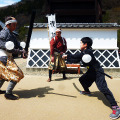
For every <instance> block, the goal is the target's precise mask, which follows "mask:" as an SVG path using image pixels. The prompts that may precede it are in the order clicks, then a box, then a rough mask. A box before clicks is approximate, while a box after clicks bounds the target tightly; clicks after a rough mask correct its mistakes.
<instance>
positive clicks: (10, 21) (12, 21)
mask: <svg viewBox="0 0 120 120" xmlns="http://www.w3.org/2000/svg"><path fill="white" fill-rule="evenodd" d="M10 23H17V20H8V21H7V22H6V23H5V26H6V25H8V24H10Z"/></svg>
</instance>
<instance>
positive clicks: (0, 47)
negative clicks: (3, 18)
mask: <svg viewBox="0 0 120 120" xmlns="http://www.w3.org/2000/svg"><path fill="white" fill-rule="evenodd" d="M7 41H12V42H13V43H14V46H15V47H14V48H19V49H22V48H21V47H20V43H19V42H18V41H17V40H16V37H15V35H14V34H13V33H12V32H10V31H9V29H8V28H7V27H5V28H4V29H3V30H1V32H0V80H2V79H4V80H6V81H10V80H13V81H16V82H19V81H20V80H21V79H22V78H23V77H24V75H23V72H22V70H21V69H20V68H19V67H18V66H17V64H16V63H15V61H14V59H13V56H12V53H19V49H13V50H7V49H6V48H5V43H6V42H7Z"/></svg>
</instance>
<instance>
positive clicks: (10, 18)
mask: <svg viewBox="0 0 120 120" xmlns="http://www.w3.org/2000/svg"><path fill="white" fill-rule="evenodd" d="M13 18H14V17H12V16H8V17H6V18H5V22H7V21H9V20H12V19H13ZM10 24H11V23H9V24H8V25H10Z"/></svg>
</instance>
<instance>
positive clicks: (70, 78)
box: [53, 77, 79, 81]
mask: <svg viewBox="0 0 120 120" xmlns="http://www.w3.org/2000/svg"><path fill="white" fill-rule="evenodd" d="M74 78H79V77H67V79H63V78H58V79H54V80H53V81H64V80H72V79H74Z"/></svg>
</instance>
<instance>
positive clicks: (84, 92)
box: [80, 91, 91, 96]
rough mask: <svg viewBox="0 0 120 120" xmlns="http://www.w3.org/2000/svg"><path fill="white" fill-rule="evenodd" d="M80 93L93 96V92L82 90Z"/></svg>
mask: <svg viewBox="0 0 120 120" xmlns="http://www.w3.org/2000/svg"><path fill="white" fill-rule="evenodd" d="M80 94H82V95H87V96H91V92H86V91H80Z"/></svg>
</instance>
